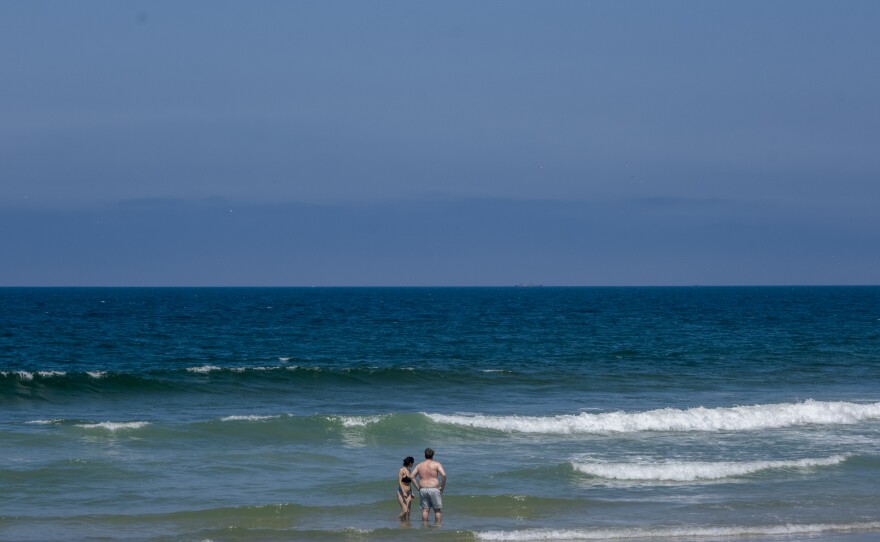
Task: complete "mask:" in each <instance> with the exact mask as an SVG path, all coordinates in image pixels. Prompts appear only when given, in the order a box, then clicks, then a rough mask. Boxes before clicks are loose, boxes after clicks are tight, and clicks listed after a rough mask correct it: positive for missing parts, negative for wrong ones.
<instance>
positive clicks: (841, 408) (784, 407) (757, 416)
mask: <svg viewBox="0 0 880 542" xmlns="http://www.w3.org/2000/svg"><path fill="white" fill-rule="evenodd" d="M426 415H427V416H428V417H429V418H431V419H432V420H433V421H435V422H437V423H444V424H451V425H461V426H467V427H473V428H479V429H494V430H497V431H504V432H511V433H512V432H519V433H545V434H580V433H633V432H639V431H753V430H760V429H776V428H782V427H792V426H798V425H808V424H855V423H859V422H861V421H865V420H871V419H878V418H880V403H869V404H860V403H848V402H842V401H814V400H807V401H803V402H800V403H781V404H765V405H752V406H736V407H722V408H704V407H697V408H690V409H686V410H682V409H675V408H663V409H659V410H649V411H646V412H607V413H601V414H590V413H586V412H583V413H581V414H577V415H559V416H484V415H447V414H426Z"/></svg>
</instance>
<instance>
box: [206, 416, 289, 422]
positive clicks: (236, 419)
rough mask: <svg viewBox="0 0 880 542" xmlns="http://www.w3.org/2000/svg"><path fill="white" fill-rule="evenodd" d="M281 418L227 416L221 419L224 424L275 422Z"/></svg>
mask: <svg viewBox="0 0 880 542" xmlns="http://www.w3.org/2000/svg"><path fill="white" fill-rule="evenodd" d="M280 417H281V416H226V417H224V418H220V421H223V422H258V421H262V420H273V419H275V418H280Z"/></svg>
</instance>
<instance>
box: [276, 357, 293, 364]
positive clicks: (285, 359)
mask: <svg viewBox="0 0 880 542" xmlns="http://www.w3.org/2000/svg"><path fill="white" fill-rule="evenodd" d="M278 361H280V362H282V363H287V362H288V361H290V358H278Z"/></svg>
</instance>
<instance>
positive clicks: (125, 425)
mask: <svg viewBox="0 0 880 542" xmlns="http://www.w3.org/2000/svg"><path fill="white" fill-rule="evenodd" d="M148 425H150V422H101V423H82V424H77V425H76V426H77V427H83V428H85V429H106V430H107V431H120V430H126V429H141V428H142V427H146V426H148Z"/></svg>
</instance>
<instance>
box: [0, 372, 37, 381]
mask: <svg viewBox="0 0 880 542" xmlns="http://www.w3.org/2000/svg"><path fill="white" fill-rule="evenodd" d="M0 374H2V375H3V376H10V375H18V378H19V379H20V380H24V381H25V382H30V381H31V380H33V379H34V373H29V372H27V371H2V372H0Z"/></svg>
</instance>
